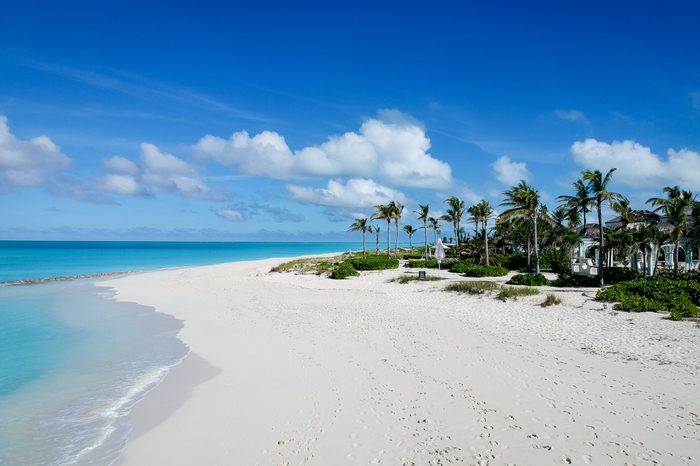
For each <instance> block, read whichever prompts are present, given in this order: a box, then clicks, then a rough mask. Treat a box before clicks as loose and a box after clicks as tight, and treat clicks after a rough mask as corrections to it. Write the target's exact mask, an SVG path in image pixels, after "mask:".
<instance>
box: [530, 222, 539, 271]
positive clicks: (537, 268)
mask: <svg viewBox="0 0 700 466" xmlns="http://www.w3.org/2000/svg"><path fill="white" fill-rule="evenodd" d="M532 224H533V236H534V238H533V239H534V240H535V244H534V246H535V273H540V248H539V246H538V245H537V214H536V213H535V217H534V218H533V222H532Z"/></svg>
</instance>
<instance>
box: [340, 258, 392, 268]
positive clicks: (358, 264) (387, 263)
mask: <svg viewBox="0 0 700 466" xmlns="http://www.w3.org/2000/svg"><path fill="white" fill-rule="evenodd" d="M349 261H350V264H352V267H353V268H354V269H355V270H358V271H359V270H386V269H397V268H399V260H398V259H395V258H393V257H386V256H367V257H366V258H362V257H354V258H352V259H350V260H349Z"/></svg>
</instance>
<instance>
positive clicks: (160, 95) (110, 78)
mask: <svg viewBox="0 0 700 466" xmlns="http://www.w3.org/2000/svg"><path fill="white" fill-rule="evenodd" d="M23 64H24V65H25V66H27V67H29V68H32V69H35V70H38V71H43V72H46V73H50V74H53V75H56V76H61V77H63V78H67V79H71V80H73V81H78V82H81V83H84V84H88V85H90V86H93V87H98V88H102V89H108V90H111V91H114V92H119V93H121V94H127V95H130V96H133V97H136V98H139V99H144V100H152V99H167V100H168V101H170V102H175V103H179V104H185V105H189V106H193V107H197V108H201V109H205V110H209V111H216V112H223V113H226V114H228V115H231V116H234V117H237V118H240V119H242V120H248V121H255V122H265V123H269V122H273V121H274V120H273V119H272V118H269V117H267V116H264V115H259V114H256V113H252V112H248V111H246V110H242V109H240V108H237V107H234V106H231V105H229V104H227V103H225V102H222V101H220V100H217V99H214V98H212V97H210V96H207V95H204V94H202V93H199V92H196V91H194V90H192V89H189V88H186V87H182V86H177V85H173V84H170V83H166V82H162V81H157V80H152V79H148V78H145V77H143V76H139V75H136V74H134V73H129V72H125V71H112V73H113V74H112V75H107V74H102V73H97V72H94V71H88V70H83V69H80V68H73V67H69V66H64V65H58V64H54V63H46V62H40V61H34V60H27V61H25V62H24V63H23Z"/></svg>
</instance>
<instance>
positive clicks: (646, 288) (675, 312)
mask: <svg viewBox="0 0 700 466" xmlns="http://www.w3.org/2000/svg"><path fill="white" fill-rule="evenodd" d="M597 299H598V300H599V301H609V302H615V303H616V304H615V306H614V309H616V310H618V311H626V312H648V311H652V312H658V311H666V312H668V313H669V317H670V318H671V319H672V320H682V319H683V318H686V317H700V309H698V306H699V305H700V282H698V281H696V280H692V279H690V280H688V279H671V278H656V279H644V278H637V279H635V280H630V281H627V282H622V283H618V284H616V285H612V286H609V287H607V288H604V289H602V290H600V291H599V292H598V294H597Z"/></svg>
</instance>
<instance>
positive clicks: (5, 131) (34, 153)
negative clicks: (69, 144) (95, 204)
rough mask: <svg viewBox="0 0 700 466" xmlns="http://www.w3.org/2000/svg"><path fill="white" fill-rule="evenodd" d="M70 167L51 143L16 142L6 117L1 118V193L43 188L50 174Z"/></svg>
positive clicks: (41, 139) (37, 140)
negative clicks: (25, 188)
mask: <svg viewBox="0 0 700 466" xmlns="http://www.w3.org/2000/svg"><path fill="white" fill-rule="evenodd" d="M70 164H71V159H70V158H69V157H68V156H67V155H65V154H63V153H62V152H61V149H60V148H59V147H58V146H57V145H56V144H54V142H53V141H52V140H51V139H49V138H48V137H46V136H38V137H35V138H33V139H29V140H22V139H19V138H17V137H16V136H15V135H13V134H12V133H11V132H10V127H9V124H8V122H7V117H5V116H2V115H0V191H13V190H16V189H20V188H24V187H33V186H46V184H47V182H48V180H49V179H50V178H51V175H52V174H54V173H56V172H60V171H61V170H64V169H66V168H68V166H70Z"/></svg>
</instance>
